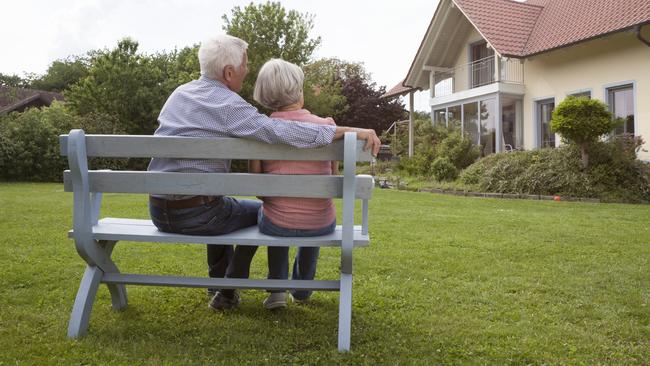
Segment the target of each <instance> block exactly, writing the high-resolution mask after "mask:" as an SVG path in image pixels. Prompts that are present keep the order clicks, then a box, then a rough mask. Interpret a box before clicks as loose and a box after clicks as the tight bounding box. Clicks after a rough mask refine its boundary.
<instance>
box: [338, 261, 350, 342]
mask: <svg viewBox="0 0 650 366" xmlns="http://www.w3.org/2000/svg"><path fill="white" fill-rule="evenodd" d="M340 291H341V293H340V299H339V352H349V351H350V328H351V325H352V275H351V274H347V273H341V290H340Z"/></svg>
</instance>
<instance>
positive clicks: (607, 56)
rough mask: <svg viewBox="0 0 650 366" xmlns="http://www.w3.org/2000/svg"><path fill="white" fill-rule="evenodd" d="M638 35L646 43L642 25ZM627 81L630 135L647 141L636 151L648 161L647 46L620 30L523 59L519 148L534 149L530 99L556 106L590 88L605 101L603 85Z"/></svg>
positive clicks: (649, 34) (649, 29) (648, 29)
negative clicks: (631, 102)
mask: <svg viewBox="0 0 650 366" xmlns="http://www.w3.org/2000/svg"><path fill="white" fill-rule="evenodd" d="M642 34H643V35H644V36H645V38H646V39H650V26H645V27H644V28H643V29H642ZM465 52H466V51H465ZM626 81H634V82H635V90H634V93H635V97H636V100H635V107H636V114H635V120H636V131H635V134H636V135H640V136H642V137H643V138H644V140H646V144H645V145H644V147H643V148H644V149H645V150H648V152H643V151H642V152H640V153H639V158H641V159H643V160H650V47H648V46H646V45H645V44H643V43H641V42H640V41H639V40H638V39H636V36H635V34H634V33H632V32H619V33H616V34H614V35H611V36H608V37H605V38H601V39H596V40H592V41H588V42H585V43H581V44H578V45H575V46H571V47H567V48H564V49H560V50H556V51H552V52H549V53H545V54H541V55H538V56H534V57H532V58H530V59H527V60H526V61H525V63H524V83H525V86H526V94H525V96H524V147H525V148H526V149H531V148H533V147H535V141H534V140H533V139H534V129H535V128H536V124H535V118H534V115H533V114H534V100H535V99H540V98H547V97H554V98H555V105H556V106H557V105H558V104H559V103H560V102H561V101H562V100H563V99H564V98H565V97H566V95H567V94H568V93H571V92H575V91H578V90H583V89H590V90H591V97H592V98H594V99H599V100H602V101H605V96H604V94H605V87H606V85H608V84H614V83H621V82H626ZM556 141H559V138H557V137H556Z"/></svg>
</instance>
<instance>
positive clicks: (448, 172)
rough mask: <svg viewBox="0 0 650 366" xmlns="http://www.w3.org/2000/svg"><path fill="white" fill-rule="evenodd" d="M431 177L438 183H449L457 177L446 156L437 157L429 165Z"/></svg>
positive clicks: (456, 170) (452, 165) (454, 168)
mask: <svg viewBox="0 0 650 366" xmlns="http://www.w3.org/2000/svg"><path fill="white" fill-rule="evenodd" d="M431 176H432V177H433V178H434V179H436V180H438V181H441V182H442V181H450V180H454V179H456V177H458V169H457V168H456V167H455V166H454V164H453V163H452V162H451V160H450V159H449V158H448V157H447V156H439V157H437V158H436V160H434V161H433V163H431Z"/></svg>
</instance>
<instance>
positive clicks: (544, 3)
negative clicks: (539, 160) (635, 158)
mask: <svg viewBox="0 0 650 366" xmlns="http://www.w3.org/2000/svg"><path fill="white" fill-rule="evenodd" d="M418 89H421V90H427V89H428V90H429V93H430V99H429V104H430V107H431V116H432V121H433V123H434V124H444V125H455V126H458V127H459V128H460V129H462V130H463V132H464V133H466V134H467V135H468V136H470V138H471V139H472V140H473V141H474V142H475V143H476V144H478V145H480V147H481V149H482V153H483V154H484V155H487V154H490V153H493V152H501V151H508V150H511V149H536V148H545V147H549V148H553V147H556V146H558V145H559V144H560V138H559V136H558V135H556V134H554V133H552V132H551V130H550V125H549V121H550V119H551V113H552V111H553V108H554V107H555V106H556V105H557V104H558V103H560V102H561V101H562V100H563V99H564V98H565V97H566V96H568V95H581V96H586V97H589V98H596V99H599V100H602V101H604V102H605V103H606V104H607V105H608V106H609V108H610V110H611V111H612V112H613V113H614V115H615V116H617V117H622V118H623V119H624V120H625V123H624V125H622V126H620V127H619V128H617V129H616V131H613V133H629V134H634V135H637V136H642V137H643V138H644V139H645V140H646V143H645V145H644V146H643V149H644V150H645V151H641V152H640V153H639V157H640V158H641V159H644V160H650V152H648V151H650V1H648V0H440V2H439V4H438V7H437V9H436V11H435V14H434V15H433V19H432V20H431V23H430V24H429V27H428V29H427V31H426V34H425V36H424V39H423V40H422V42H421V45H420V47H419V49H418V51H417V54H416V56H415V59H414V60H413V62H412V64H411V67H410V69H409V71H408V74H407V76H406V78H405V79H404V81H403V82H402V83H400V84H398V85H397V86H396V87H395V88H393V91H394V92H393V95H401V94H405V93H407V92H412V91H414V90H418ZM387 94H388V93H387Z"/></svg>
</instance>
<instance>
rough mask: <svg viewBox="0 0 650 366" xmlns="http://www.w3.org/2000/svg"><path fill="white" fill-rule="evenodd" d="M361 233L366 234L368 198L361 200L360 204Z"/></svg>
mask: <svg viewBox="0 0 650 366" xmlns="http://www.w3.org/2000/svg"><path fill="white" fill-rule="evenodd" d="M361 234H362V235H368V200H363V201H362V206H361Z"/></svg>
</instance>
